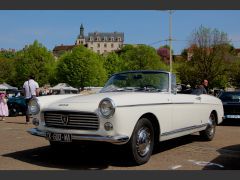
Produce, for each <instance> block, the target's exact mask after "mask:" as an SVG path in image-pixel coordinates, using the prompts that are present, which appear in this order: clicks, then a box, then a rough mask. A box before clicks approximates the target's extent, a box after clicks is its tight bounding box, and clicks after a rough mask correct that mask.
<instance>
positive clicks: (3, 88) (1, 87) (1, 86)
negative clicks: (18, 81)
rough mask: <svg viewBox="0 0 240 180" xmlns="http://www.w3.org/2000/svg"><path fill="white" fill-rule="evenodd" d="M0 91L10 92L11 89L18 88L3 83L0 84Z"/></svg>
mask: <svg viewBox="0 0 240 180" xmlns="http://www.w3.org/2000/svg"><path fill="white" fill-rule="evenodd" d="M0 89H1V90H7V89H9V90H11V89H16V90H17V89H18V88H16V87H13V86H10V85H9V84H7V83H3V84H0Z"/></svg>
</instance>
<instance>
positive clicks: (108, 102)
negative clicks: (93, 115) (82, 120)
mask: <svg viewBox="0 0 240 180" xmlns="http://www.w3.org/2000/svg"><path fill="white" fill-rule="evenodd" d="M98 109H99V111H100V113H101V115H102V116H103V117H104V118H107V119H109V118H111V117H112V116H113V115H114V113H115V104H114V102H113V100H112V99H110V98H104V99H103V100H102V101H101V102H100V103H99V106H98Z"/></svg>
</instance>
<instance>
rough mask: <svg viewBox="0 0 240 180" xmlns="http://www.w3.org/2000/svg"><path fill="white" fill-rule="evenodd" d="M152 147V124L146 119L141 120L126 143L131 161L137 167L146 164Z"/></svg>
mask: <svg viewBox="0 0 240 180" xmlns="http://www.w3.org/2000/svg"><path fill="white" fill-rule="evenodd" d="M153 145H154V130H153V126H152V123H151V122H150V121H149V120H148V119H147V118H141V119H140V120H139V121H138V123H137V124H136V126H135V128H134V130H133V134H132V137H131V139H130V140H129V142H128V147H129V149H130V155H131V158H132V159H133V161H134V162H135V163H136V164H138V165H141V164H144V163H146V162H147V161H148V160H149V159H150V157H151V154H152V151H153Z"/></svg>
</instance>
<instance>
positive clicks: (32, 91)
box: [23, 75, 39, 124]
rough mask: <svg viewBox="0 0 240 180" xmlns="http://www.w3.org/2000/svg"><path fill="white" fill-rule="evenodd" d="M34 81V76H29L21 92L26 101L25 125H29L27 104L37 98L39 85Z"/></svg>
mask: <svg viewBox="0 0 240 180" xmlns="http://www.w3.org/2000/svg"><path fill="white" fill-rule="evenodd" d="M34 79H35V78H34V76H33V75H30V76H29V79H28V80H27V81H25V82H24V84H23V91H24V96H25V100H26V124H29V123H30V116H29V113H28V103H29V101H30V100H31V99H32V98H34V97H37V96H39V85H38V83H37V82H36V81H35V80H34Z"/></svg>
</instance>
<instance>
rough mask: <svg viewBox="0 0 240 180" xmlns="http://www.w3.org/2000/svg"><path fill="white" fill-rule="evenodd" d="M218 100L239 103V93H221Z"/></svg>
mask: <svg viewBox="0 0 240 180" xmlns="http://www.w3.org/2000/svg"><path fill="white" fill-rule="evenodd" d="M219 98H220V99H221V100H222V101H223V102H240V92H223V93H222V94H220V96H219Z"/></svg>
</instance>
